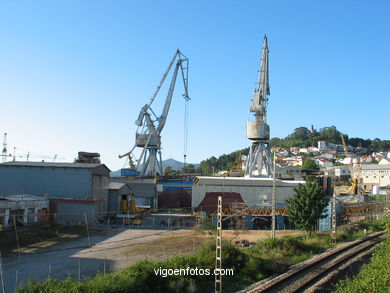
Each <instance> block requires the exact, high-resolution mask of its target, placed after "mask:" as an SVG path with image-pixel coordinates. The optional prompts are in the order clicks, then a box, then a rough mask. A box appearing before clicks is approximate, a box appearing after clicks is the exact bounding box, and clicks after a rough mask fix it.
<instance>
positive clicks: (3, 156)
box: [1, 133, 7, 163]
mask: <svg viewBox="0 0 390 293" xmlns="http://www.w3.org/2000/svg"><path fill="white" fill-rule="evenodd" d="M1 157H2V162H3V163H4V162H5V161H7V133H4V139H3V149H2V151H1Z"/></svg>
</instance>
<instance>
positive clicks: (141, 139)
mask: <svg viewBox="0 0 390 293" xmlns="http://www.w3.org/2000/svg"><path fill="white" fill-rule="evenodd" d="M175 62H176V65H175V66H173V65H174V64H175ZM173 67H174V71H173V75H172V79H171V83H170V85H169V89H168V94H167V97H166V99H165V104H164V108H163V110H162V113H161V114H160V115H156V111H154V110H153V109H152V107H151V106H152V104H153V102H154V100H155V99H156V97H157V94H158V93H159V91H160V89H161V87H162V85H163V83H164V81H165V79H166V78H167V76H168V74H169V72H170V71H171V69H172V68H173ZM179 71H180V73H181V74H180V75H181V77H182V80H183V84H184V93H183V97H184V99H185V101H186V102H187V101H189V100H190V98H189V96H188V58H187V57H185V56H184V55H183V54H182V53H181V52H180V51H179V50H177V51H176V53H175V55H174V56H173V58H172V60H171V62H170V63H169V66H168V68H167V70H166V71H165V73H164V75H163V77H162V79H161V81H160V83H159V85H158V86H157V89H156V91H155V92H154V94H153V96H152V98H151V99H150V101H149V103H148V104H146V105H144V106H143V107H142V108H141V111H140V113H139V116H138V118H137V120H136V121H135V124H136V125H137V126H138V129H137V132H136V139H135V145H134V146H133V148H132V149H131V150H130V151H129V152H127V153H126V154H123V155H120V156H119V158H120V159H121V158H123V157H128V158H129V163H130V166H131V168H132V169H136V170H137V172H138V174H139V175H140V176H141V177H143V176H155V175H157V174H160V175H161V174H162V160H161V132H162V130H163V128H164V126H165V123H166V120H167V117H168V112H169V108H170V106H171V102H172V96H173V91H174V89H175V84H176V79H177V75H178V73H179ZM135 148H140V149H142V151H141V155H140V156H139V157H138V159H137V158H136V165H135V164H134V163H133V158H135V155H134V154H133V151H134V150H135Z"/></svg>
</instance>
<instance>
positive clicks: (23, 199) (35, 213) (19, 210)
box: [0, 194, 49, 231]
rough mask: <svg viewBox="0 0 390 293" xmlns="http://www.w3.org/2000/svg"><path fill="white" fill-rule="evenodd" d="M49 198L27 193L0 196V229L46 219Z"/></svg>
mask: <svg viewBox="0 0 390 293" xmlns="http://www.w3.org/2000/svg"><path fill="white" fill-rule="evenodd" d="M48 211H49V200H48V199H47V198H41V197H36V196H33V195H29V194H21V195H12V196H1V197H0V231H1V230H2V229H6V228H8V227H9V226H13V225H14V224H16V225H23V226H27V225H29V224H32V223H36V222H38V221H47V220H48V217H47V214H48Z"/></svg>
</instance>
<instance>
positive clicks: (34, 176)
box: [0, 166, 92, 199]
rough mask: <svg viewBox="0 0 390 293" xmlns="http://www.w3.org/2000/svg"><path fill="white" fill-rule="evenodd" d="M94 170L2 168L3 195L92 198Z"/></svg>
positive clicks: (0, 191) (1, 193)
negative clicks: (92, 172)
mask: <svg viewBox="0 0 390 293" xmlns="http://www.w3.org/2000/svg"><path fill="white" fill-rule="evenodd" d="M91 181H92V176H91V169H81V168H51V167H44V168H43V167H28V166H0V195H15V194H21V193H28V194H34V195H36V196H44V195H45V194H48V196H49V197H58V198H80V199H92V182H91Z"/></svg>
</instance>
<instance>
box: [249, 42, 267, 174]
mask: <svg viewBox="0 0 390 293" xmlns="http://www.w3.org/2000/svg"><path fill="white" fill-rule="evenodd" d="M268 52H269V50H268V43H267V36H264V41H263V49H262V56H261V65H260V74H259V82H258V86H257V87H256V88H255V90H254V93H253V98H252V105H251V107H250V112H251V113H253V116H254V117H253V118H254V121H248V122H247V124H246V136H247V138H248V139H250V140H251V141H252V144H251V146H250V148H249V154H248V157H247V160H246V164H245V176H246V177H271V176H272V172H273V168H272V166H273V163H272V156H271V152H270V149H269V139H270V129H269V125H268V124H267V104H268V95H269V94H270V87H269V74H268Z"/></svg>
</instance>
